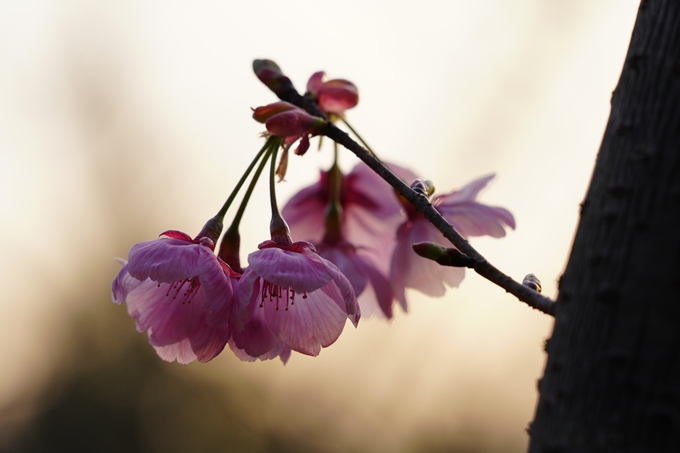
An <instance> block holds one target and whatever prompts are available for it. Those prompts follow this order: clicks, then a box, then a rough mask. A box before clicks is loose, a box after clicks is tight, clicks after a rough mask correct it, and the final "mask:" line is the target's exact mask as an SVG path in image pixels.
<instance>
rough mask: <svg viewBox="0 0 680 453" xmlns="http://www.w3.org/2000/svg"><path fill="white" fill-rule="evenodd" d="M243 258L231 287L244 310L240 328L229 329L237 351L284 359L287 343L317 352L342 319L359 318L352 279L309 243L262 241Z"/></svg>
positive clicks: (328, 341)
mask: <svg viewBox="0 0 680 453" xmlns="http://www.w3.org/2000/svg"><path fill="white" fill-rule="evenodd" d="M248 263H249V264H250V265H249V267H248V268H246V270H245V272H244V274H243V276H242V277H241V280H240V282H239V284H238V286H237V289H236V299H237V301H238V302H237V303H238V305H239V310H245V311H246V312H247V313H248V318H247V321H246V323H245V326H244V328H243V330H240V329H234V331H233V343H234V345H233V346H232V350H234V349H236V351H235V352H236V353H237V355H239V352H238V351H239V350H242V352H243V353H244V354H245V355H247V356H249V357H251V358H264V359H266V358H271V357H275V356H277V355H278V356H281V359H282V360H284V362H285V360H287V357H286V356H285V354H289V352H288V351H287V349H286V347H288V348H290V349H292V350H294V351H298V352H301V353H303V354H308V355H312V356H316V355H318V354H319V352H320V350H321V348H322V347H327V346H329V345H331V344H333V343H334V342H335V340H337V339H338V337H339V336H340V334H341V333H342V330H343V328H344V326H345V321H346V319H349V320H350V321H352V323H353V324H354V326H355V327H356V325H357V323H358V322H359V317H360V310H359V306H358V304H357V301H356V297H355V296H354V291H353V289H352V285H351V284H350V282H349V281H348V280H347V278H346V277H345V276H344V275H343V274H342V273H341V272H340V270H338V268H337V267H336V266H335V265H333V264H332V263H330V262H328V261H327V260H325V259H323V258H321V257H320V256H319V255H318V254H317V253H316V250H315V249H314V246H313V245H312V244H310V243H308V242H294V243H292V244H289V245H279V244H277V243H276V242H274V241H266V242H263V243H262V244H260V245H259V250H257V251H255V252H253V253H251V254H250V255H248Z"/></svg>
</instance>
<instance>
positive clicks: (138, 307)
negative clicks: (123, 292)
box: [126, 280, 205, 346]
mask: <svg viewBox="0 0 680 453" xmlns="http://www.w3.org/2000/svg"><path fill="white" fill-rule="evenodd" d="M158 285H159V284H158V283H156V282H154V281H152V280H145V281H144V282H142V283H141V284H140V285H139V286H138V287H137V288H135V290H134V291H131V292H130V293H129V294H128V296H127V300H126V302H127V306H128V313H129V314H130V316H132V317H133V318H135V320H136V321H137V331H139V332H145V331H147V330H149V329H152V333H151V334H150V335H149V342H150V343H151V344H152V345H154V346H167V345H171V344H174V343H178V342H180V341H182V340H183V339H185V338H187V337H188V336H189V335H191V334H193V333H194V331H195V330H196V328H197V327H198V326H199V323H200V321H201V315H202V313H203V301H204V300H205V293H204V292H203V289H202V288H200V287H199V289H198V291H196V293H195V294H193V295H190V296H192V297H191V298H185V296H184V295H183V293H182V289H180V290H179V293H178V291H177V289H176V288H173V284H170V283H161V284H160V286H158Z"/></svg>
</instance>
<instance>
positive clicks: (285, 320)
mask: <svg viewBox="0 0 680 453" xmlns="http://www.w3.org/2000/svg"><path fill="white" fill-rule="evenodd" d="M327 286H330V287H333V288H334V289H335V291H334V292H336V293H337V295H340V290H339V289H338V288H337V286H336V285H335V282H331V283H329V284H328V285H327ZM325 288H326V287H324V289H325ZM330 292H333V291H332V290H331V291H330ZM279 308H280V307H279ZM264 311H265V314H266V319H267V322H268V324H269V326H270V328H271V330H272V332H274V334H275V335H276V336H277V337H278V338H279V339H281V341H283V342H284V343H285V344H287V345H288V346H290V348H291V349H293V350H295V351H298V352H301V353H303V354H308V355H312V356H316V355H318V354H319V352H320V351H321V348H322V347H327V346H330V345H331V344H333V343H334V342H335V340H337V339H338V337H339V336H340V334H341V333H342V330H343V328H344V327H345V322H346V319H347V313H346V312H345V311H344V310H343V309H342V308H340V307H339V306H338V303H337V301H336V300H335V298H333V297H331V296H329V295H328V294H327V293H326V292H325V291H322V290H316V291H311V292H309V293H307V297H306V298H302V297H300V298H296V300H295V303H294V304H293V305H291V306H289V309H288V310H287V311H286V310H283V309H279V310H277V304H275V303H274V302H269V301H265V302H264Z"/></svg>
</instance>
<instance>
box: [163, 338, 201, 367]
mask: <svg viewBox="0 0 680 453" xmlns="http://www.w3.org/2000/svg"><path fill="white" fill-rule="evenodd" d="M153 348H154V349H155V350H156V353H157V354H158V357H160V358H161V359H163V360H165V361H166V362H172V361H174V360H177V363H181V364H182V365H187V364H189V363H191V362H193V361H194V360H196V354H194V351H192V350H191V343H190V342H189V340H188V339H185V340H182V341H180V342H179V343H175V344H171V345H168V346H154V347H153Z"/></svg>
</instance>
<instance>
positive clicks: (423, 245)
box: [411, 242, 446, 261]
mask: <svg viewBox="0 0 680 453" xmlns="http://www.w3.org/2000/svg"><path fill="white" fill-rule="evenodd" d="M411 248H412V249H413V251H414V252H416V253H417V254H418V255H419V256H422V257H423V258H427V259H428V260H432V261H438V260H440V259H442V258H446V247H443V246H441V245H439V244H437V243H436V242H417V243H415V244H413V245H411Z"/></svg>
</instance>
